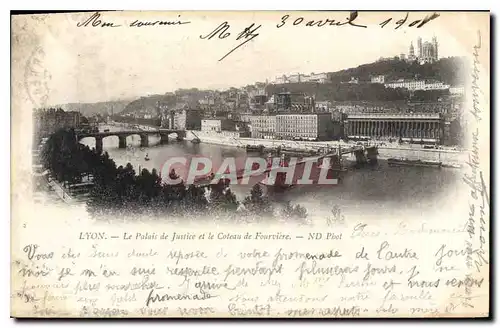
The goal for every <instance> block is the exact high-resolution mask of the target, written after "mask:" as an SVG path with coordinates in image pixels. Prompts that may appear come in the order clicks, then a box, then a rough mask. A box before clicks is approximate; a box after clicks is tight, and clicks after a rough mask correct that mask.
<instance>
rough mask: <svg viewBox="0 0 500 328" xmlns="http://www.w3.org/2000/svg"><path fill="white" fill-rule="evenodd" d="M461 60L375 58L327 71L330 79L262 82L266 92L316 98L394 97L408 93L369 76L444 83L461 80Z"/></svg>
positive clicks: (432, 96)
mask: <svg viewBox="0 0 500 328" xmlns="http://www.w3.org/2000/svg"><path fill="white" fill-rule="evenodd" d="M465 69H466V68H465V61H464V60H463V59H462V58H459V57H451V58H443V59H440V60H439V61H438V62H436V63H433V64H424V65H419V64H417V63H408V62H405V61H402V60H399V59H391V60H386V61H379V62H374V63H370V64H365V65H360V66H358V67H354V68H348V69H345V70H341V71H338V72H333V73H330V79H331V83H325V84H319V83H287V84H270V85H267V86H266V92H267V93H268V94H275V93H278V92H282V91H288V92H292V93H306V94H309V95H314V96H315V97H316V100H317V101H324V100H330V101H351V100H355V101H356V100H361V101H397V100H406V99H408V98H409V97H410V94H409V92H408V90H406V89H389V88H387V89H386V88H385V87H384V86H383V85H382V84H374V83H366V82H370V80H371V77H372V76H376V75H384V76H385V79H386V81H391V80H398V79H412V78H417V79H429V80H438V81H442V82H444V83H445V84H450V85H460V84H464V80H465V78H466V74H465V72H466V70H465ZM351 78H357V79H359V82H360V83H359V84H350V83H345V82H347V81H349V80H351ZM446 94H447V92H446V91H421V92H416V93H415V94H414V95H413V97H414V98H415V99H418V100H432V101H435V100H437V99H438V98H439V97H441V96H442V95H446Z"/></svg>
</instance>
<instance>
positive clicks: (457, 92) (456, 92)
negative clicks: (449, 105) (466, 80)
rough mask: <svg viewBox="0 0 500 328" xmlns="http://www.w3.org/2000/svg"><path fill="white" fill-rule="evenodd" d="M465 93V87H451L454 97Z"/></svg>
mask: <svg viewBox="0 0 500 328" xmlns="http://www.w3.org/2000/svg"><path fill="white" fill-rule="evenodd" d="M464 93H465V88H464V86H463V85H459V86H454V87H450V94H452V95H463V94H464Z"/></svg>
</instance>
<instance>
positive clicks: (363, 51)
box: [13, 11, 484, 104]
mask: <svg viewBox="0 0 500 328" xmlns="http://www.w3.org/2000/svg"><path fill="white" fill-rule="evenodd" d="M92 14H93V13H81V14H52V15H50V16H44V17H39V16H36V17H33V16H26V17H22V16H17V17H14V18H13V35H14V40H21V41H19V42H17V43H16V42H14V43H13V47H14V53H16V52H15V51H16V50H17V51H19V53H20V55H19V56H20V58H23V59H24V57H26V56H28V55H29V54H30V53H31V52H32V50H31V48H35V47H37V46H38V47H41V48H42V49H43V53H44V55H43V56H41V57H43V58H41V59H40V61H41V63H40V65H41V66H42V67H43V68H44V69H45V70H46V71H47V72H48V73H49V76H50V78H48V79H47V88H48V90H49V92H48V99H47V103H49V104H63V103H69V102H97V101H108V100H117V99H120V98H133V97H139V96H145V95H148V94H163V93H165V92H172V91H175V90H176V89H179V88H192V87H196V88H200V89H220V88H228V87H231V86H236V87H239V86H243V85H247V84H252V83H254V82H257V81H262V82H263V81H265V80H266V79H268V80H269V81H272V80H273V79H274V78H275V77H276V76H278V75H282V74H292V73H298V72H300V73H305V74H309V73H311V72H333V71H337V70H341V69H345V68H350V67H356V66H358V65H361V64H365V63H370V62H373V61H375V60H377V59H378V58H379V57H381V56H383V57H389V56H395V55H399V54H401V53H405V54H408V48H409V45H410V42H411V41H413V43H414V46H415V47H416V40H417V38H418V37H419V36H420V37H422V38H423V40H424V41H426V40H429V41H430V40H431V38H432V37H433V36H436V37H437V39H438V42H439V55H440V57H448V56H463V55H466V54H468V53H470V52H471V49H472V45H473V43H474V42H475V41H474V36H475V34H474V31H473V30H472V29H471V28H470V25H471V24H472V25H473V24H474V22H475V21H474V20H475V19H478V15H480V14H474V13H441V16H440V17H438V18H436V19H434V20H432V21H430V22H428V23H427V24H425V25H424V26H423V27H421V28H416V27H415V26H413V27H409V24H410V23H411V22H413V21H415V20H418V19H423V18H425V17H426V16H429V15H431V14H432V13H426V12H413V13H409V16H408V19H407V21H406V22H405V23H403V25H402V26H401V27H400V28H398V29H395V27H396V26H398V25H397V24H396V22H397V21H398V20H400V19H403V18H404V17H405V15H406V13H405V12H392V13H391V12H385V13H384V12H360V13H359V16H358V17H357V18H356V20H355V21H354V23H356V24H360V25H366V26H367V28H360V27H356V26H350V25H344V26H328V25H325V26H322V27H318V26H306V25H305V24H306V23H307V22H308V21H311V20H314V21H319V20H323V21H324V20H325V19H330V20H336V21H340V22H345V21H346V19H347V17H348V13H345V12H293V11H292V12H245V13H243V12H232V13H230V12H225V13H224V12H177V13H174V12H122V13H117V12H114V13H109V12H103V13H100V16H99V18H98V19H96V20H94V22H97V20H100V21H101V23H103V22H107V23H113V24H115V25H121V26H119V27H101V26H97V27H92V26H91V25H92V23H89V24H88V26H80V27H78V26H77V24H78V23H80V24H81V23H83V22H85V21H86V20H87V19H89V18H90V17H91V16H92ZM284 15H289V17H288V18H287V19H286V20H285V24H284V25H283V26H281V27H279V28H278V27H277V25H280V23H281V21H282V17H283V16H284ZM301 17H302V18H303V21H302V23H300V18H301ZM389 18H392V20H391V21H390V22H388V23H387V25H386V26H385V27H383V28H382V27H381V26H380V23H382V22H384V21H386V20H388V19H389ZM136 20H139V21H141V22H146V21H150V22H154V21H156V20H162V21H178V20H181V21H184V22H186V21H189V22H190V23H189V24H182V25H169V26H166V25H163V26H158V25H156V26H143V27H131V26H129V25H130V24H131V23H132V22H134V21H136ZM483 20H484V19H483ZM224 22H227V24H228V25H229V28H228V29H227V30H225V31H224V33H228V34H227V37H225V38H219V36H220V35H222V34H224V33H222V34H220V33H218V34H217V35H216V36H214V37H213V38H212V39H210V40H209V39H208V38H205V39H202V38H200V36H206V35H209V34H210V33H211V32H212V31H213V30H215V29H216V28H217V27H218V26H219V25H220V24H223V23H224ZM293 22H296V23H297V25H294V24H293ZM471 22H472V23H471ZM252 23H254V24H255V25H254V27H257V26H258V25H260V26H261V27H260V28H259V29H258V30H257V31H256V32H255V33H258V34H259V35H258V36H256V37H255V38H254V39H253V40H251V41H249V42H247V43H246V44H244V45H243V46H241V47H240V48H238V49H236V50H235V51H234V52H233V53H231V54H230V55H229V56H227V57H226V58H225V59H223V60H222V61H219V59H220V58H221V57H223V56H224V55H225V54H226V53H227V52H229V51H230V50H231V49H233V48H234V47H236V46H237V45H239V44H240V43H242V42H243V41H244V40H245V39H240V40H237V38H238V34H239V33H240V32H242V31H243V30H244V29H245V28H246V27H248V26H250V25H251V24H252ZM299 23H300V24H299ZM16 47H18V49H16ZM23 56H24V57H23Z"/></svg>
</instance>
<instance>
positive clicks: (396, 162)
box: [387, 158, 443, 168]
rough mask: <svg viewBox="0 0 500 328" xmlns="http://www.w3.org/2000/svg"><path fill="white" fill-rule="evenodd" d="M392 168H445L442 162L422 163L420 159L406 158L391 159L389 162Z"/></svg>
mask: <svg viewBox="0 0 500 328" xmlns="http://www.w3.org/2000/svg"><path fill="white" fill-rule="evenodd" d="M387 163H389V165H390V166H426V167H437V168H441V167H442V166H443V163H442V162H434V161H422V160H420V159H406V158H403V159H401V158H389V159H388V160H387Z"/></svg>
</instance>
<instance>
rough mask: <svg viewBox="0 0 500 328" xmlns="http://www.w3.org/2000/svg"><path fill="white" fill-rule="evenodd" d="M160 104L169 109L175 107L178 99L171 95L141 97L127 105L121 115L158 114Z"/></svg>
mask: <svg viewBox="0 0 500 328" xmlns="http://www.w3.org/2000/svg"><path fill="white" fill-rule="evenodd" d="M158 102H160V104H162V105H167V106H168V107H171V106H175V103H176V99H175V96H173V95H171V94H167V95H151V96H147V97H140V98H139V99H136V100H134V101H132V102H130V103H128V104H127V106H126V107H125V108H123V111H122V112H121V114H129V113H136V112H139V111H144V112H151V113H156V108H157V103H158Z"/></svg>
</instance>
